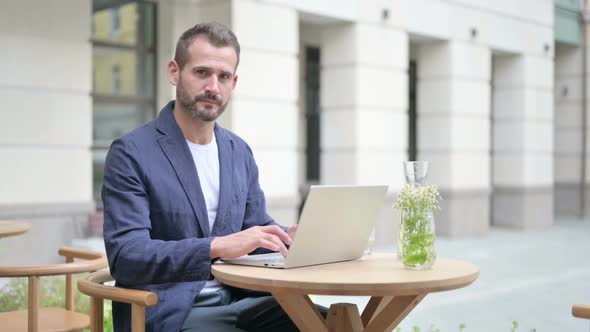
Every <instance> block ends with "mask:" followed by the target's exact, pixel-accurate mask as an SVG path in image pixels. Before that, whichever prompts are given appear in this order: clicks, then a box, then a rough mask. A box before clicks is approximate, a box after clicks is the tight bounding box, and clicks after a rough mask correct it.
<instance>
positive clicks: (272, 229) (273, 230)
mask: <svg viewBox="0 0 590 332" xmlns="http://www.w3.org/2000/svg"><path fill="white" fill-rule="evenodd" d="M260 230H261V231H263V232H265V233H270V234H274V235H276V236H278V237H279V238H280V239H281V240H282V241H283V242H285V243H287V244H289V245H290V244H291V243H292V242H293V240H292V239H291V237H290V236H289V234H287V232H285V231H284V230H283V229H282V228H280V227H279V226H275V225H273V226H263V227H261V228H260Z"/></svg>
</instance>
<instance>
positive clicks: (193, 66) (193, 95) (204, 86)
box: [169, 36, 238, 122]
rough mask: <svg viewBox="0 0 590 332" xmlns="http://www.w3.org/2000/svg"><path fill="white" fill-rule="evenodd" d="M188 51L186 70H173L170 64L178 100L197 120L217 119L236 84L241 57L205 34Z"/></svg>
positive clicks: (170, 73)
mask: <svg viewBox="0 0 590 332" xmlns="http://www.w3.org/2000/svg"><path fill="white" fill-rule="evenodd" d="M188 52H189V60H188V62H187V63H186V64H185V65H184V67H183V68H182V70H180V71H179V70H178V67H177V69H176V71H175V72H174V70H173V68H172V72H171V68H170V66H169V75H172V77H170V81H171V82H172V84H173V85H176V102H177V103H179V104H180V105H181V106H182V108H183V109H184V110H185V111H187V112H189V113H190V114H191V116H192V118H193V119H198V120H201V121H206V122H211V121H215V120H216V119H217V118H218V117H219V116H220V115H221V114H222V113H223V111H224V110H225V108H226V107H227V104H228V103H229V99H230V97H231V95H232V92H233V90H234V87H235V86H236V82H237V80H238V77H237V76H236V75H235V74H234V73H235V69H236V65H237V62H238V57H237V55H236V52H235V51H234V49H233V48H232V47H231V46H227V47H215V46H213V45H212V44H210V43H209V40H208V39H207V37H205V36H198V37H197V38H195V39H194V40H193V42H192V44H191V46H190V47H189V49H188ZM171 66H172V64H171Z"/></svg>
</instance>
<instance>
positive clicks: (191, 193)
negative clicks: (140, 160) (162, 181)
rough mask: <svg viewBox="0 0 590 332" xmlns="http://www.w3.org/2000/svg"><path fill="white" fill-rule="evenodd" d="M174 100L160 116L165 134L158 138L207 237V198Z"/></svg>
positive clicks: (160, 125)
mask: <svg viewBox="0 0 590 332" xmlns="http://www.w3.org/2000/svg"><path fill="white" fill-rule="evenodd" d="M173 109H174V102H173V101H172V102H170V103H169V104H168V105H167V106H166V107H165V108H164V109H163V110H162V112H161V113H160V115H159V117H158V130H159V131H160V132H162V133H164V134H165V135H163V136H162V137H160V138H159V139H158V143H160V147H161V148H162V151H163V152H164V154H165V155H166V157H167V158H168V160H169V161H170V163H171V164H172V167H173V168H174V172H175V173H176V176H177V177H178V179H179V180H180V183H181V185H182V188H183V189H184V192H185V193H186V195H187V197H188V199H189V201H190V204H191V207H192V209H193V212H194V214H195V216H196V217H197V220H198V222H199V225H200V227H201V232H202V234H203V235H204V236H205V237H209V236H211V232H210V229H209V219H208V217H207V207H206V205H205V198H204V196H203V191H202V190H201V183H200V181H199V176H198V174H197V169H196V168H195V163H194V161H193V158H192V156H191V152H190V150H189V148H188V145H187V144H186V141H185V138H184V135H182V131H181V130H180V128H179V127H178V125H177V124H176V120H175V119H174V115H173V113H172V110H173Z"/></svg>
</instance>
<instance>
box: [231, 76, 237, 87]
mask: <svg viewBox="0 0 590 332" xmlns="http://www.w3.org/2000/svg"><path fill="white" fill-rule="evenodd" d="M236 83H238V75H234V82H233V84H232V86H231V89H232V90H233V89H235V88H236Z"/></svg>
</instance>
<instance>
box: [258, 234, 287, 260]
mask: <svg viewBox="0 0 590 332" xmlns="http://www.w3.org/2000/svg"><path fill="white" fill-rule="evenodd" d="M263 239H264V240H265V241H268V242H271V243H273V244H274V245H275V246H276V249H271V250H274V251H279V252H281V254H283V256H287V253H288V250H287V247H285V244H284V243H283V241H281V239H279V238H278V237H277V236H276V235H273V234H265V235H264V237H263ZM267 249H269V248H267Z"/></svg>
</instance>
